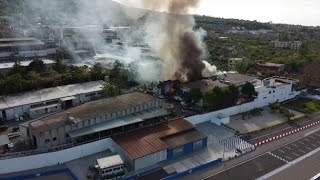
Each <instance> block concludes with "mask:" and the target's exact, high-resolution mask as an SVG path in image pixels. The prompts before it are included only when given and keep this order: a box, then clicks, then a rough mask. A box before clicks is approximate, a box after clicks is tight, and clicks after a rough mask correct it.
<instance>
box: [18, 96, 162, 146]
mask: <svg viewBox="0 0 320 180" xmlns="http://www.w3.org/2000/svg"><path fill="white" fill-rule="evenodd" d="M163 106H164V101H163V100H160V99H157V98H155V97H153V96H150V95H147V94H143V93H138V92H135V93H129V94H124V95H121V96H117V97H112V98H107V99H101V100H97V101H93V102H89V103H86V104H83V105H80V106H76V107H73V108H70V109H68V111H64V112H60V113H56V114H54V115H52V116H48V117H46V118H43V119H40V120H37V121H34V122H30V123H28V124H22V125H20V132H21V134H22V136H23V137H25V138H30V139H31V141H32V142H33V144H34V145H35V147H37V148H49V147H54V146H57V145H62V144H66V143H73V144H78V143H84V142H88V141H94V140H99V139H103V138H108V137H110V136H112V135H115V134H121V133H126V132H129V131H132V130H135V129H140V128H142V127H145V126H152V125H155V124H159V123H162V122H166V121H167V119H166V118H165V117H166V116H167V115H168V112H167V111H166V110H165V109H163V108H162V107H163Z"/></svg>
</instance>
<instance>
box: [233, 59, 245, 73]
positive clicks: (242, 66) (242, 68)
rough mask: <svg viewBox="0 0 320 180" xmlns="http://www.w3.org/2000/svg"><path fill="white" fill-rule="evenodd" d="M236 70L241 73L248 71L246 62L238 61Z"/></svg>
mask: <svg viewBox="0 0 320 180" xmlns="http://www.w3.org/2000/svg"><path fill="white" fill-rule="evenodd" d="M235 68H236V71H237V72H239V73H246V71H247V68H246V65H245V63H244V62H242V61H238V62H237V63H236V65H235Z"/></svg>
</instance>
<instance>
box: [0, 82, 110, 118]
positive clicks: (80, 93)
mask: <svg viewBox="0 0 320 180" xmlns="http://www.w3.org/2000/svg"><path fill="white" fill-rule="evenodd" d="M104 84H105V82H104V81H93V82H87V83H82V84H72V85H66V86H58V87H54V88H47V89H42V90H38V91H34V92H26V93H22V94H18V95H15V96H2V97H0V111H1V112H0V120H2V121H9V120H19V119H21V118H27V117H31V118H37V117H39V116H42V115H45V114H50V113H53V112H57V111H61V110H63V109H67V108H70V107H72V106H76V105H79V104H82V103H85V102H89V101H92V100H96V99H99V98H101V97H102V87H103V85H104Z"/></svg>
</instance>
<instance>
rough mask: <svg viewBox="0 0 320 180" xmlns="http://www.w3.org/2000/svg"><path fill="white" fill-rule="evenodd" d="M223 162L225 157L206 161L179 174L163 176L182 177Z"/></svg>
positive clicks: (173, 178) (171, 179) (167, 179)
mask: <svg viewBox="0 0 320 180" xmlns="http://www.w3.org/2000/svg"><path fill="white" fill-rule="evenodd" d="M222 162H223V159H222V158H220V159H217V160H214V161H211V162H209V163H206V164H202V165H200V166H197V167H194V168H192V169H189V170H187V171H184V172H181V173H178V174H174V175H171V176H168V177H166V178H163V180H175V179H179V178H182V177H184V176H188V175H191V174H193V173H195V172H197V171H201V170H204V169H206V168H209V167H213V166H217V165H219V164H221V163H222Z"/></svg>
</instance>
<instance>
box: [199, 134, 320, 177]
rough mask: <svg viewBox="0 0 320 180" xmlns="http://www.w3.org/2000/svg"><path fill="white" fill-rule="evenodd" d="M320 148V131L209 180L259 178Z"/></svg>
mask: <svg viewBox="0 0 320 180" xmlns="http://www.w3.org/2000/svg"><path fill="white" fill-rule="evenodd" d="M319 147H320V131H318V132H316V133H314V134H311V135H309V136H306V137H304V138H301V139H299V140H297V141H294V142H292V143H289V144H287V145H284V146H282V147H279V148H277V149H275V150H272V151H269V152H267V153H265V154H263V155H261V156H258V157H256V158H254V159H251V160H249V161H246V162H244V163H242V164H239V165H236V166H234V167H232V168H230V169H227V170H225V171H223V172H221V173H218V174H215V175H213V176H210V177H207V178H205V179H208V180H213V179H214V180H226V179H230V180H242V179H243V180H250V179H256V178H259V177H261V176H263V175H265V174H267V173H269V172H271V171H273V170H274V169H277V168H279V167H281V166H283V165H285V164H287V163H289V162H291V161H294V160H295V159H297V158H299V157H301V156H303V155H305V154H307V153H309V152H311V151H313V150H315V149H317V148H319Z"/></svg>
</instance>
